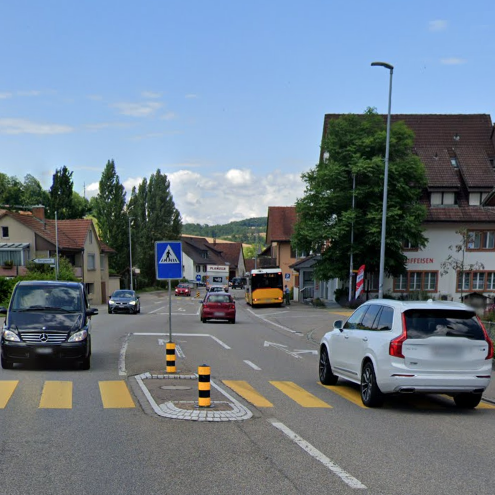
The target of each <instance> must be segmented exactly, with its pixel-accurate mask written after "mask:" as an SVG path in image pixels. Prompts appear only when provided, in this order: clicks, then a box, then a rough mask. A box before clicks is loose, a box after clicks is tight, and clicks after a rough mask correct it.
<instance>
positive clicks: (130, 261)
mask: <svg viewBox="0 0 495 495" xmlns="http://www.w3.org/2000/svg"><path fill="white" fill-rule="evenodd" d="M133 218H134V217H128V220H129V268H130V274H131V283H130V289H131V290H132V242H131V220H132V219H133Z"/></svg>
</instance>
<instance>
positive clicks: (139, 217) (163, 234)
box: [129, 169, 182, 284]
mask: <svg viewBox="0 0 495 495" xmlns="http://www.w3.org/2000/svg"><path fill="white" fill-rule="evenodd" d="M129 215H130V217H131V218H132V224H131V229H132V238H133V240H134V243H133V246H135V247H133V258H135V259H136V264H137V266H139V268H140V270H141V274H140V278H141V279H143V282H144V283H147V284H152V283H153V282H154V280H155V242H156V241H162V240H176V239H179V238H180V235H181V230H182V220H181V216H180V213H179V211H178V210H177V208H176V207H175V203H174V200H173V196H172V193H171V192H170V182H169V180H168V179H167V176H166V175H165V174H162V173H161V171H160V169H158V170H157V171H156V173H154V174H152V175H151V177H150V179H149V181H148V180H146V179H144V180H143V181H142V182H141V184H139V187H138V189H137V191H136V189H135V188H134V189H133V191H132V195H131V200H130V201H129Z"/></svg>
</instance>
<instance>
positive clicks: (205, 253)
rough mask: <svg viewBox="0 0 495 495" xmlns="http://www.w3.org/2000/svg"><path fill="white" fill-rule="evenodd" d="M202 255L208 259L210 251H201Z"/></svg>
mask: <svg viewBox="0 0 495 495" xmlns="http://www.w3.org/2000/svg"><path fill="white" fill-rule="evenodd" d="M201 256H202V257H203V258H204V259H207V258H208V251H203V252H202V253H201Z"/></svg>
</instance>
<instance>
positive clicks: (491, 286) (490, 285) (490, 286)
mask: <svg viewBox="0 0 495 495" xmlns="http://www.w3.org/2000/svg"><path fill="white" fill-rule="evenodd" d="M486 290H495V272H487V274H486Z"/></svg>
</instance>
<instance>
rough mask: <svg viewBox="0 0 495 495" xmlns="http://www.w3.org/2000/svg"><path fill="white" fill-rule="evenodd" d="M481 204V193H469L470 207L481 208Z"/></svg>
mask: <svg viewBox="0 0 495 495" xmlns="http://www.w3.org/2000/svg"><path fill="white" fill-rule="evenodd" d="M480 204H481V193H479V192H475V193H469V206H479V205H480Z"/></svg>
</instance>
